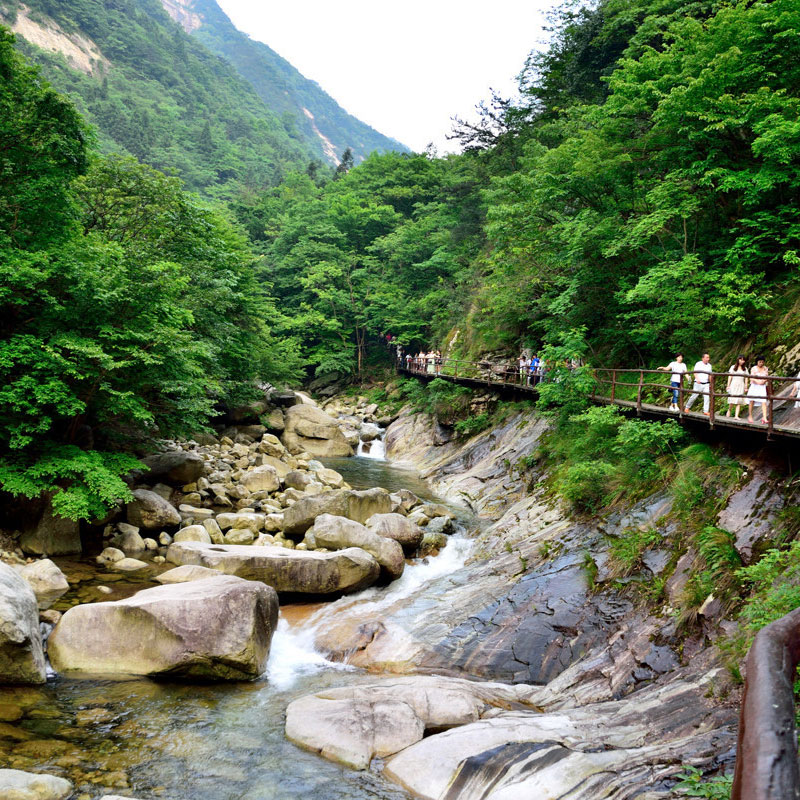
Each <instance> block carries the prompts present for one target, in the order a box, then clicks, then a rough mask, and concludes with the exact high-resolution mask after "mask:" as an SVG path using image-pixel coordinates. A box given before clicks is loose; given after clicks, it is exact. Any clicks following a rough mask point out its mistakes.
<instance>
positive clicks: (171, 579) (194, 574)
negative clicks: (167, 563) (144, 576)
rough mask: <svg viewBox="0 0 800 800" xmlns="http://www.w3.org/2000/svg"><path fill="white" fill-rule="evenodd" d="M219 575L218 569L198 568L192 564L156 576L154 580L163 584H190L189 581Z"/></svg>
mask: <svg viewBox="0 0 800 800" xmlns="http://www.w3.org/2000/svg"><path fill="white" fill-rule="evenodd" d="M219 574H220V572H219V570H216V569H209V568H208V567H196V566H194V565H192V564H184V565H183V566H182V567H175V569H168V570H167V571H166V572H162V573H161V574H160V575H156V576H155V578H154V580H156V581H158V582H159V583H161V584H168V583H188V582H189V581H201V580H203V579H205V578H213V577H215V576H217V575H219Z"/></svg>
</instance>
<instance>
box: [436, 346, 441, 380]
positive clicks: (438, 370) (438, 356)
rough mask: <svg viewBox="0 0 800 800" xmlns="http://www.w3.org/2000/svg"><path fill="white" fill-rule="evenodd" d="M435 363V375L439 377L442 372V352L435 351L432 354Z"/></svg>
mask: <svg viewBox="0 0 800 800" xmlns="http://www.w3.org/2000/svg"><path fill="white" fill-rule="evenodd" d="M434 356H435V361H436V374H437V375H439V374H440V373H441V371H442V351H441V350H437V351H436V352H435V353H434Z"/></svg>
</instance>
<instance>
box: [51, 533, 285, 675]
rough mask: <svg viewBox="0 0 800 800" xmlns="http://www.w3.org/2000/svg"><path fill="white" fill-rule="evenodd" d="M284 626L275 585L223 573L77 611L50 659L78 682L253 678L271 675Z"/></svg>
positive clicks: (66, 619) (64, 622) (69, 615)
mask: <svg viewBox="0 0 800 800" xmlns="http://www.w3.org/2000/svg"><path fill="white" fill-rule="evenodd" d="M181 546H184V547H185V546H186V545H174V544H173V545H172V547H181ZM277 620H278V597H277V595H276V594H275V592H274V591H272V590H271V589H270V588H269V587H268V586H264V585H263V584H262V583H258V582H255V581H245V580H241V579H240V578H235V577H233V576H230V575H217V576H214V577H210V578H206V579H204V580H197V581H191V582H187V583H178V584H173V585H166V586H158V587H156V588H154V589H145V590H143V591H141V592H138V593H137V594H135V595H134V596H133V597H129V598H127V599H125V600H117V601H115V602H106V603H87V604H84V605H80V606H75V607H73V608H71V609H69V611H67V612H66V613H65V614H64V616H63V617H62V618H61V620H60V622H59V623H58V625H56V627H55V629H54V630H53V632H52V633H51V634H50V638H49V640H48V653H49V655H50V660H51V662H52V664H53V667H54V668H55V669H56V670H57V671H58V672H62V673H65V674H68V675H71V676H75V677H84V676H86V677H89V676H90V675H91V674H131V675H148V676H163V677H166V676H169V677H173V678H189V679H203V680H208V679H211V680H243V679H252V678H257V677H258V676H259V675H260V674H261V673H262V671H263V670H264V667H265V665H266V661H267V656H268V654H269V647H270V640H271V638H272V633H273V631H274V629H275V626H276V624H277Z"/></svg>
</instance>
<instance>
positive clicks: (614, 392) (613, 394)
mask: <svg viewBox="0 0 800 800" xmlns="http://www.w3.org/2000/svg"><path fill="white" fill-rule="evenodd" d="M616 396H617V371H616V370H615V369H612V370H611V402H612V403H613V402H614V399H615V398H616Z"/></svg>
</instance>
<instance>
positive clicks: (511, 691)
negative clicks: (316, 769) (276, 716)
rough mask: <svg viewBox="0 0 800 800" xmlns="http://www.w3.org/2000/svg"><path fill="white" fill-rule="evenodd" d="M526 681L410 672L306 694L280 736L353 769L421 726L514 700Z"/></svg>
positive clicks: (474, 715)
mask: <svg viewBox="0 0 800 800" xmlns="http://www.w3.org/2000/svg"><path fill="white" fill-rule="evenodd" d="M529 690H530V687H528V686H523V685H520V686H508V685H506V684H498V683H477V682H472V681H467V680H463V679H458V678H440V677H436V676H414V677H408V678H395V679H393V680H390V681H386V682H384V683H380V684H371V685H369V686H355V687H343V688H339V689H329V690H326V691H323V692H318V693H317V694H314V695H307V696H306V697H301V698H299V699H298V700H295V701H294V702H292V703H290V704H289V707H288V708H287V710H286V736H287V738H288V739H290V740H291V741H293V742H295V743H296V744H299V745H301V746H302V747H305V748H307V749H309V750H313V751H315V752H318V753H320V754H321V755H322V756H324V757H325V758H328V759H330V760H332V761H338V762H339V763H341V764H345V765H347V766H349V767H353V768H355V769H366V768H367V767H368V766H369V763H370V761H371V760H372V758H373V757H374V756H390V755H393V754H394V753H397V752H399V751H400V750H403V749H405V748H406V747H409V746H410V745H412V744H414V743H416V742H419V741H421V740H422V738H423V735H424V733H425V730H426V729H430V728H434V729H437V730H438V729H442V728H451V727H453V726H455V725H464V724H466V723H469V722H475V721H476V720H478V719H480V717H481V715H482V713H483V712H484V711H485V710H487V709H489V708H492V707H493V706H501V707H507V706H508V705H509V704H510V703H519V702H520V700H521V699H522V698H524V696H525V695H526V693H527V692H528V691H529Z"/></svg>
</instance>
